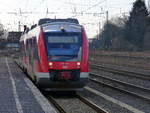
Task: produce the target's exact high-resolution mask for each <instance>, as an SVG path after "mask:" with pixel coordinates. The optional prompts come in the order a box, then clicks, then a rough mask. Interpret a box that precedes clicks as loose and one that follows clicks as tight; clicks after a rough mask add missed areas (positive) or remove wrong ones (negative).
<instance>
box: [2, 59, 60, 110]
mask: <svg viewBox="0 0 150 113" xmlns="http://www.w3.org/2000/svg"><path fill="white" fill-rule="evenodd" d="M0 64H1V65H0V113H57V112H56V110H55V108H54V107H53V106H52V105H51V104H50V103H49V102H48V101H47V100H46V98H45V97H44V96H43V95H42V94H41V93H40V92H39V90H38V89H37V88H36V87H35V86H34V85H33V83H32V82H31V81H30V80H29V79H28V78H27V77H26V76H25V75H24V73H23V72H22V71H21V69H20V68H19V67H18V66H17V65H16V64H15V63H14V62H13V61H12V59H9V58H0Z"/></svg>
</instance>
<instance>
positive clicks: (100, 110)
mask: <svg viewBox="0 0 150 113" xmlns="http://www.w3.org/2000/svg"><path fill="white" fill-rule="evenodd" d="M76 96H77V98H79V99H80V100H81V101H82V102H83V103H85V104H86V105H88V106H90V107H91V108H92V109H94V110H95V111H97V112H98V113H108V112H107V111H106V110H104V109H103V108H101V107H99V106H98V105H96V104H95V103H93V102H92V101H90V100H88V99H87V98H85V97H83V96H81V95H79V94H76Z"/></svg>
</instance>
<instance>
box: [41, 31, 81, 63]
mask: <svg viewBox="0 0 150 113" xmlns="http://www.w3.org/2000/svg"><path fill="white" fill-rule="evenodd" d="M44 37H45V44H46V51H47V55H48V59H49V61H80V60H81V41H82V39H81V33H45V35H44Z"/></svg>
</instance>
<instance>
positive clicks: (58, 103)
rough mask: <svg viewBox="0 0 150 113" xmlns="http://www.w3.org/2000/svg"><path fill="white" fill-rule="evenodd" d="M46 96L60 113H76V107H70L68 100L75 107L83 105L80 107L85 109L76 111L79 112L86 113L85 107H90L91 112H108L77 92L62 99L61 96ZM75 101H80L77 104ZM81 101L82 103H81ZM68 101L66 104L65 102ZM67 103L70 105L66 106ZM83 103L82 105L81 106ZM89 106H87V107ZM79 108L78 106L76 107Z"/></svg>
mask: <svg viewBox="0 0 150 113" xmlns="http://www.w3.org/2000/svg"><path fill="white" fill-rule="evenodd" d="M46 98H47V99H48V100H49V101H50V102H51V103H52V104H54V106H55V107H56V108H57V109H58V111H59V112H60V113H69V112H71V113H76V112H77V111H76V109H73V108H71V105H69V104H70V102H71V103H72V104H74V106H75V107H76V108H77V107H78V106H81V105H82V107H84V106H86V107H85V109H82V110H85V111H78V112H81V113H86V110H87V109H92V110H93V112H92V113H108V112H107V111H105V110H104V109H102V108H100V107H99V106H97V105H96V104H94V103H93V102H92V101H90V100H88V99H87V98H85V97H83V96H81V95H79V94H74V96H73V97H71V99H70V98H65V99H62V98H57V97H54V96H52V95H46ZM66 101H68V102H66ZM77 101H80V104H78V105H77ZM81 102H82V103H81ZM66 103H68V104H66ZM68 105H69V106H70V108H68ZM83 105H84V106H83ZM87 107H89V108H87ZM68 109H70V111H68ZM78 109H80V108H78Z"/></svg>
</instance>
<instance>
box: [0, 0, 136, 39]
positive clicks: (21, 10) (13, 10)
mask: <svg viewBox="0 0 150 113" xmlns="http://www.w3.org/2000/svg"><path fill="white" fill-rule="evenodd" d="M134 2H135V0H0V23H2V24H3V25H4V27H5V29H7V30H9V31H17V30H18V29H19V27H18V26H19V22H20V25H21V30H22V29H23V25H25V24H27V25H28V26H31V25H32V24H35V23H37V21H38V20H39V19H40V18H45V17H47V18H77V19H79V22H80V24H82V25H83V26H84V27H85V29H86V32H87V36H88V37H89V38H93V37H94V36H95V35H96V34H97V33H99V32H100V30H101V29H102V27H103V25H104V23H105V22H106V12H107V11H108V19H111V18H112V17H121V16H123V15H128V14H129V12H130V11H131V8H132V6H133V3H134Z"/></svg>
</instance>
